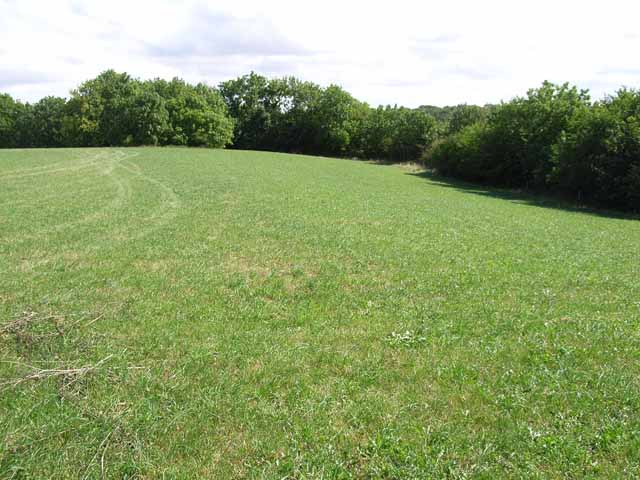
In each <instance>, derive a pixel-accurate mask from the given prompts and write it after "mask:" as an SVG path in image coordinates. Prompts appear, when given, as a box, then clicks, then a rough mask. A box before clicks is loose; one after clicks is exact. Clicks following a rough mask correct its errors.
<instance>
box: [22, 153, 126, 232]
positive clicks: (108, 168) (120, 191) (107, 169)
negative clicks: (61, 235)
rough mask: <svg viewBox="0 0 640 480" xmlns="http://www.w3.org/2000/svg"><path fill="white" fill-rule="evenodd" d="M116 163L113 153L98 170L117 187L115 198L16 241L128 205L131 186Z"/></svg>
mask: <svg viewBox="0 0 640 480" xmlns="http://www.w3.org/2000/svg"><path fill="white" fill-rule="evenodd" d="M114 163H117V156H115V155H113V156H112V157H111V158H109V157H107V158H105V159H103V160H101V161H100V164H99V168H98V172H97V173H98V178H100V177H103V176H104V177H107V178H108V179H109V181H111V182H112V183H113V185H114V186H115V187H116V194H115V198H114V199H113V200H111V201H110V202H108V203H107V204H106V205H104V206H103V207H101V208H99V209H98V210H96V211H94V212H92V213H90V214H88V215H86V216H84V217H82V218H79V219H75V220H70V221H68V222H61V223H58V224H56V225H54V226H52V227H49V228H41V229H39V230H38V231H36V232H33V233H26V234H23V235H21V236H20V237H14V239H15V240H17V242H16V243H22V242H23V241H27V240H33V239H37V238H40V237H42V236H43V235H50V234H54V233H58V232H61V231H63V230H66V229H68V228H71V227H76V226H79V225H82V224H86V223H89V222H91V221H94V220H99V219H100V218H102V217H103V216H104V215H105V213H108V212H110V211H113V210H115V209H120V208H123V207H124V206H126V204H127V203H129V202H130V201H131V186H130V184H129V182H128V181H127V180H123V179H122V178H119V177H118V176H117V175H116V174H115V173H114V172H115V170H116V168H117V165H115V164H114Z"/></svg>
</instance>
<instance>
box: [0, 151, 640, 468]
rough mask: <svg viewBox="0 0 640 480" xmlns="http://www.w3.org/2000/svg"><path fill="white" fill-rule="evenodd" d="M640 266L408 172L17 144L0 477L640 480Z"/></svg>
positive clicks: (595, 237)
mask: <svg viewBox="0 0 640 480" xmlns="http://www.w3.org/2000/svg"><path fill="white" fill-rule="evenodd" d="M639 259H640V222H639V221H637V220H634V219H631V218H615V217H614V216H608V215H606V214H603V213H597V212H595V213H594V212H580V211H571V210H570V209H564V208H561V206H558V205H555V204H540V203H537V202H536V201H535V200H533V199H526V198H517V197H515V196H513V195H509V194H507V193H505V192H500V191H477V190H474V189H472V188H470V187H468V186H465V185H462V184H458V185H451V184H444V183H441V182H439V181H437V180H436V179H433V178H430V177H429V176H428V175H424V174H418V173H416V172H412V171H409V170H407V169H403V168H400V167H397V166H380V165H373V164H368V163H362V162H354V161H347V160H334V159H324V158H313V157H302V156H292V155H282V154H271V153H252V152H242V151H212V150H189V149H122V150H114V149H88V150H37V151H36V150H21V151H20V150H14V151H0V329H1V334H0V361H1V363H0V383H2V384H3V385H2V386H1V387H0V388H2V390H1V391H0V477H2V478H43V477H55V478H83V477H88V478H100V477H102V476H103V477H113V478H121V477H126V476H128V477H142V478H201V477H211V478H242V477H247V478H283V477H286V476H289V477H293V478H300V477H310V478H352V477H353V478H425V477H429V476H434V477H443V476H450V477H464V476H469V477H472V478H478V477H479V478H496V477H514V478H523V477H527V478H531V477H545V478H548V477H558V478H559V477H566V476H571V475H572V476H574V477H580V478H582V477H621V476H627V477H633V476H638V475H640V395H639V393H638V392H639V391H640V329H639V325H640V280H639V279H640V260H639ZM163 476H164V477H163Z"/></svg>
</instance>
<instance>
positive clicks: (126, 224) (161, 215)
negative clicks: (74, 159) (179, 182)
mask: <svg viewBox="0 0 640 480" xmlns="http://www.w3.org/2000/svg"><path fill="white" fill-rule="evenodd" d="M138 155H139V152H130V153H126V152H123V151H115V152H113V154H112V158H111V160H112V161H111V162H110V163H111V164H110V165H108V166H106V169H105V170H103V172H105V173H108V174H109V175H112V176H113V177H114V178H116V180H115V181H118V180H117V179H118V177H117V176H116V175H115V174H114V172H117V171H118V170H120V171H125V172H128V173H129V174H130V177H129V180H127V188H128V190H127V195H126V198H127V202H126V203H125V202H121V204H120V205H119V207H120V208H118V209H115V210H119V211H122V210H123V209H124V207H125V206H126V207H135V206H137V205H136V203H135V202H133V201H132V198H133V193H135V190H134V189H132V188H131V185H130V184H131V179H135V178H137V179H139V180H140V181H141V182H144V183H147V184H149V185H152V186H153V187H154V189H155V190H156V191H157V192H159V195H160V198H159V203H158V205H157V206H155V207H153V208H152V209H150V210H146V211H145V210H143V211H142V215H145V217H144V225H145V226H141V224H140V222H138V221H134V220H132V219H131V218H130V217H128V218H125V219H122V220H121V221H120V225H117V226H116V227H115V228H110V229H108V230H105V231H103V232H101V233H102V234H101V235H99V236H95V237H94V239H93V241H91V240H89V239H88V238H86V237H85V238H83V239H82V244H81V245H78V244H77V243H76V244H69V243H67V244H66V247H67V248H65V249H64V250H62V251H58V252H56V253H53V254H51V252H49V251H47V252H44V251H43V250H42V249H39V250H38V252H39V253H40V255H39V257H40V258H37V257H38V256H35V258H32V264H34V266H43V265H46V264H50V263H52V262H57V261H60V260H64V259H68V258H70V257H73V258H74V259H78V258H79V257H82V256H87V255H90V254H92V253H95V252H97V251H99V250H110V249H113V248H117V247H118V246H120V245H121V244H123V243H126V242H131V241H136V240H139V239H141V238H144V237H146V236H147V235H149V234H151V233H152V232H154V231H156V230H158V229H159V228H161V227H162V226H164V225H166V224H167V223H168V222H170V221H171V219H173V218H175V217H176V216H177V214H178V211H179V209H180V207H181V205H182V202H181V200H180V198H179V197H178V196H177V195H176V193H175V192H174V191H173V190H172V189H171V188H170V187H169V186H168V185H167V184H166V183H164V182H162V181H161V180H158V179H157V178H154V177H152V176H149V175H147V174H145V173H144V172H143V170H142V169H141V168H140V166H139V165H137V164H135V163H133V162H131V161H130V160H129V159H131V158H134V157H137V156H138ZM120 181H122V179H120ZM130 210H132V211H133V210H135V209H134V208H130ZM100 211H101V212H102V213H105V212H107V211H110V212H113V211H114V206H113V205H112V206H110V207H106V208H103V209H100ZM96 215H97V214H96V213H94V214H92V215H90V216H91V217H95V216H96ZM102 217H103V218H108V215H102ZM86 218H87V217H85V219H86ZM80 221H81V220H79V221H74V222H65V224H64V225H58V226H55V227H53V228H54V229H58V231H59V232H60V231H63V230H65V229H67V228H68V227H70V226H73V225H76V226H77V225H78V224H79V222H80ZM134 224H135V225H134ZM132 232H135V233H132ZM40 233H42V232H40ZM46 233H50V232H46ZM38 236H39V237H41V236H42V235H38ZM24 241H26V239H22V241H20V242H12V246H15V245H16V244H20V243H23V242H24Z"/></svg>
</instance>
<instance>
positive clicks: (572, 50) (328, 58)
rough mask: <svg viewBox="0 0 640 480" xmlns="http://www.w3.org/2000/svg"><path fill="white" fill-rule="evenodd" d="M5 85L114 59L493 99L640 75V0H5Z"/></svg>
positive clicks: (596, 91) (364, 92)
mask: <svg viewBox="0 0 640 480" xmlns="http://www.w3.org/2000/svg"><path fill="white" fill-rule="evenodd" d="M0 11H1V12H2V15H1V16H0V65H2V68H1V69H0V91H7V92H9V93H11V94H13V95H16V96H18V97H19V98H22V99H24V100H36V99H38V98H40V97H41V96H43V95H47V94H56V95H66V94H67V93H68V91H69V90H70V89H71V88H73V87H75V86H77V85H78V84H79V83H80V82H81V81H83V80H85V79H88V78H91V77H93V76H95V75H97V74H98V73H100V72H101V71H103V70H105V69H107V68H114V69H116V70H120V71H127V72H129V73H131V74H132V75H134V76H139V77H142V78H153V77H164V78H171V77H173V76H180V77H183V78H185V79H186V80H189V81H206V82H208V83H210V84H214V85H215V84H217V83H218V82H220V81H222V80H226V79H228V78H232V77H235V76H238V75H241V74H244V73H247V72H248V71H250V70H255V71H257V72H259V73H263V74H266V75H269V76H275V75H285V74H292V75H296V76H299V77H300V78H302V79H304V80H311V81H315V82H317V83H320V84H324V85H326V84H328V83H338V84H340V85H342V86H344V87H345V88H346V89H348V90H349V91H350V92H352V93H353V94H354V95H355V96H356V97H357V98H360V99H362V100H365V101H368V102H369V103H371V104H374V105H376V104H379V103H383V104H386V103H391V104H394V103H397V104H402V105H407V106H417V105H421V104H435V105H445V104H455V103H460V102H469V103H485V102H497V101H499V100H502V99H509V98H511V97H513V96H515V95H519V94H523V93H524V92H525V91H526V90H527V89H528V88H530V87H534V86H537V85H538V84H540V82H542V81H543V80H545V79H548V80H551V81H555V82H564V81H569V82H571V83H575V84H577V85H578V86H580V87H582V88H591V89H592V94H593V96H594V97H596V98H598V97H601V96H602V95H603V94H604V93H606V92H609V93H612V92H613V91H615V90H616V89H617V88H618V87H620V86H621V85H626V86H631V87H640V75H639V72H638V67H637V63H636V58H637V52H638V51H639V50H640V29H639V28H638V26H637V18H638V16H639V15H640V4H638V3H637V2H631V1H629V0H609V1H608V2H606V4H603V3H602V2H600V1H563V2H559V1H557V0H553V1H552V0H537V1H532V0H520V1H514V0H511V1H506V0H485V1H483V2H478V1H475V0H450V1H449V2H446V3H445V2H428V1H427V2H425V1H423V2H416V1H406V0H396V1H395V2H375V1H368V2H354V1H351V2H347V1H344V0H340V1H338V0H325V1H323V2H316V3H309V2H300V1H295V2H294V1H270V2H264V1H257V0H218V1H209V2H207V1H180V2H179V1H177V0H176V1H170V0H156V1H142V0H139V1H124V0H113V1H110V2H101V1H99V0H86V1H81V0H73V1H72V0H67V1H65V0H61V1H51V2H49V1H44V0H41V1H37V0H19V1H18V0H15V1H8V0H4V1H2V0H0Z"/></svg>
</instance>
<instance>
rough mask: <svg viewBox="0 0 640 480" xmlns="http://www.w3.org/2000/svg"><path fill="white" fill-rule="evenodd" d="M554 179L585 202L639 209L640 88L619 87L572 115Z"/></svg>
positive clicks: (560, 144)
mask: <svg viewBox="0 0 640 480" xmlns="http://www.w3.org/2000/svg"><path fill="white" fill-rule="evenodd" d="M551 181H552V182H554V184H555V186H556V188H559V189H562V190H564V191H567V192H570V193H572V194H573V195H575V196H576V197H578V198H579V199H581V200H584V201H585V202H590V203H598V204H603V205H609V206H614V207H617V208H625V209H630V210H636V211H637V210H640V91H638V90H627V89H623V90H620V91H619V92H618V93H617V94H616V95H615V96H613V97H609V98H608V99H606V100H605V101H604V102H601V103H599V104H596V105H595V106H594V107H593V108H592V109H591V110H588V111H583V112H581V114H580V115H578V116H576V117H575V118H574V119H573V121H572V122H571V124H570V126H569V129H568V131H567V133H566V135H564V136H563V137H562V138H561V140H560V142H559V143H558V145H557V148H556V157H555V167H554V171H553V175H552V177H551Z"/></svg>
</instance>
